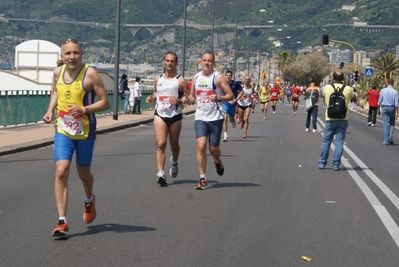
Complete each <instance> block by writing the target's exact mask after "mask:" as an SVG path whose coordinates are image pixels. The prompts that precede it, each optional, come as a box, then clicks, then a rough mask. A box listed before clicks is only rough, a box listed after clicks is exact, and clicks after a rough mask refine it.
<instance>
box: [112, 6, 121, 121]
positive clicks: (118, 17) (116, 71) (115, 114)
mask: <svg viewBox="0 0 399 267" xmlns="http://www.w3.org/2000/svg"><path fill="white" fill-rule="evenodd" d="M120 33H121V0H118V1H117V2H116V30H115V39H116V40H115V69H114V108H113V115H112V118H113V119H114V120H118V99H119V98H118V97H117V96H118V77H119V49H120V39H121V38H120Z"/></svg>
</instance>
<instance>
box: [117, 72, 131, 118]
mask: <svg viewBox="0 0 399 267" xmlns="http://www.w3.org/2000/svg"><path fill="white" fill-rule="evenodd" d="M127 82H128V81H127V74H126V73H124V74H122V79H121V81H120V82H119V93H120V94H121V97H122V99H124V100H125V104H124V105H123V112H124V113H125V114H129V113H130V105H129V98H130V89H129V87H128V85H127Z"/></svg>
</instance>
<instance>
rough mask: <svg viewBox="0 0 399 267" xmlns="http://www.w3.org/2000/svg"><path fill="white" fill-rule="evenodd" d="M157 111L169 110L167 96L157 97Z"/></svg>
mask: <svg viewBox="0 0 399 267" xmlns="http://www.w3.org/2000/svg"><path fill="white" fill-rule="evenodd" d="M158 101H159V109H170V108H171V107H172V105H171V104H170V102H169V96H166V95H162V96H159V97H158Z"/></svg>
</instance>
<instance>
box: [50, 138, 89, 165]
mask: <svg viewBox="0 0 399 267" xmlns="http://www.w3.org/2000/svg"><path fill="white" fill-rule="evenodd" d="M95 141H96V140H95V139H90V140H72V139H70V138H69V137H68V136H66V135H64V134H61V133H57V132H56V133H55V136H54V161H55V162H57V161H60V160H69V161H72V156H73V153H74V152H75V150H76V165H78V166H80V167H89V166H90V165H91V160H92V159H93V150H94V143H95Z"/></svg>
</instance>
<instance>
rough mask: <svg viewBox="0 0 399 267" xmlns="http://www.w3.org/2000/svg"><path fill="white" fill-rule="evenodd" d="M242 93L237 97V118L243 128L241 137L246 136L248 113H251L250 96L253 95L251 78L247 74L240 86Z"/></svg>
mask: <svg viewBox="0 0 399 267" xmlns="http://www.w3.org/2000/svg"><path fill="white" fill-rule="evenodd" d="M242 91H243V92H244V94H243V95H242V96H241V97H240V98H239V99H238V101H237V104H238V109H237V110H238V120H239V123H240V128H241V129H242V128H244V134H243V135H242V138H247V132H248V124H249V115H250V114H251V108H252V98H253V95H254V89H253V87H252V86H251V78H250V77H249V76H245V77H244V86H243V88H242Z"/></svg>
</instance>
